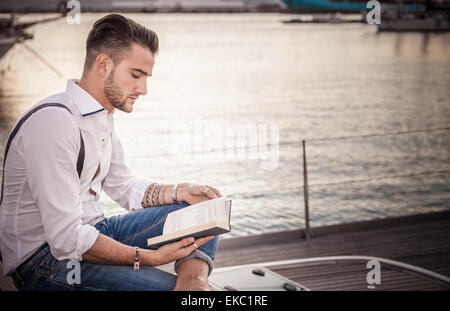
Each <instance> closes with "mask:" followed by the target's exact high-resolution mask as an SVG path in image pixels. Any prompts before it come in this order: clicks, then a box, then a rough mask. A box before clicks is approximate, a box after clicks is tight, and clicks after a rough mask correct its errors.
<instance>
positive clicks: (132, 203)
mask: <svg viewBox="0 0 450 311" xmlns="http://www.w3.org/2000/svg"><path fill="white" fill-rule="evenodd" d="M111 139H112V154H111V164H110V167H109V171H108V175H107V176H106V178H105V182H104V185H103V190H104V191H105V192H106V194H108V196H109V197H110V198H111V199H113V200H114V201H115V202H116V203H117V204H119V205H120V206H121V207H122V208H124V209H126V210H129V211H134V210H139V209H142V206H141V202H142V199H143V198H144V193H145V190H146V189H147V188H148V187H149V186H150V185H151V184H152V183H154V182H153V181H151V180H148V179H142V178H138V177H136V176H134V175H133V174H132V172H131V170H130V169H129V167H128V166H127V165H126V163H125V153H124V150H123V146H122V143H121V142H120V140H119V138H118V137H117V136H116V134H115V132H114V129H113V131H112V133H111Z"/></svg>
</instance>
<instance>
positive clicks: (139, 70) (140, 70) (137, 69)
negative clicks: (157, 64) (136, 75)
mask: <svg viewBox="0 0 450 311" xmlns="http://www.w3.org/2000/svg"><path fill="white" fill-rule="evenodd" d="M131 70H135V71H138V72H140V73H142V74H144V75H146V76H148V77H150V76H151V74H149V73H146V72H145V71H144V70H142V69H139V68H131Z"/></svg>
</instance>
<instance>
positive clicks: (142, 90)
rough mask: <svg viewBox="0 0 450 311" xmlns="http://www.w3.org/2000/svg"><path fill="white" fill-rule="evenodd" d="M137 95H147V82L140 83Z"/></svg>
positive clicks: (143, 80)
mask: <svg viewBox="0 0 450 311" xmlns="http://www.w3.org/2000/svg"><path fill="white" fill-rule="evenodd" d="M136 93H138V94H139V95H145V94H147V80H145V79H142V80H141V81H139V85H138V87H137V89H136Z"/></svg>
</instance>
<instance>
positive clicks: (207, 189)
mask: <svg viewBox="0 0 450 311" xmlns="http://www.w3.org/2000/svg"><path fill="white" fill-rule="evenodd" d="M209 190H211V189H209V188H206V189H205V191H203V194H204V195H206V194H207V193H208V191H209Z"/></svg>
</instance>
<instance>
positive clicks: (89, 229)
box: [76, 225, 99, 261]
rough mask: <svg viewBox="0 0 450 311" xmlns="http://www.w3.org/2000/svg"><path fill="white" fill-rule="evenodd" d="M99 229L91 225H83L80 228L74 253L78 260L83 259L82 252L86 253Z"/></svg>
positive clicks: (95, 238) (96, 236)
mask: <svg viewBox="0 0 450 311" xmlns="http://www.w3.org/2000/svg"><path fill="white" fill-rule="evenodd" d="M98 234H99V231H98V230H97V228H95V227H94V226H91V225H83V226H81V228H80V235H79V240H78V247H77V250H78V252H77V253H78V254H76V256H77V259H76V260H78V261H82V260H83V254H84V253H86V252H87V251H88V250H89V249H90V248H91V247H92V245H94V243H95V241H96V240H97V238H98Z"/></svg>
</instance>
